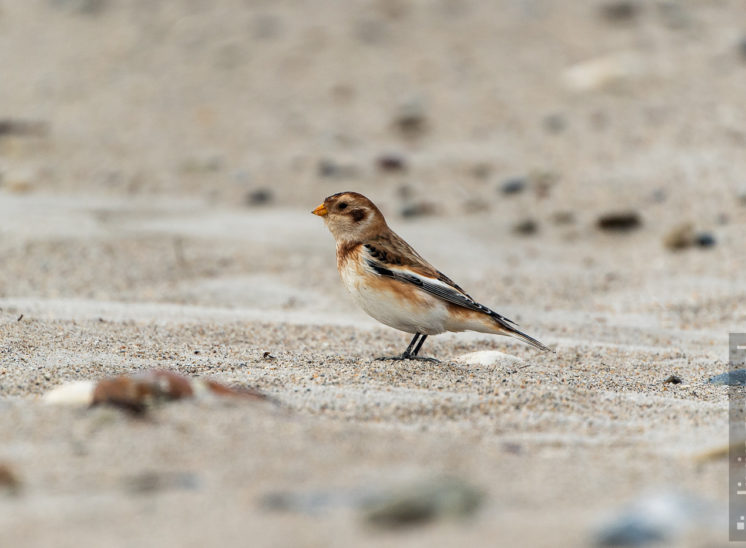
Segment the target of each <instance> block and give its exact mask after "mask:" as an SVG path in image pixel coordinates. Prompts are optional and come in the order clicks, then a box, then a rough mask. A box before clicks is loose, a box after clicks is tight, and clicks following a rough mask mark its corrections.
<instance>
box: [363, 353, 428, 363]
mask: <svg viewBox="0 0 746 548" xmlns="http://www.w3.org/2000/svg"><path fill="white" fill-rule="evenodd" d="M404 360H417V361H421V362H430V363H440V360H436V359H435V358H424V357H422V356H413V355H412V354H407V353H406V352H405V353H404V354H401V355H399V356H380V357H378V358H375V361H377V362H384V361H394V362H400V361H404Z"/></svg>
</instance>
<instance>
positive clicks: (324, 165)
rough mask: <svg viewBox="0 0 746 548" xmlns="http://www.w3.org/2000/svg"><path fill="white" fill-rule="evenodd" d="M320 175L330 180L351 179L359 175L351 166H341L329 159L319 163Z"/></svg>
mask: <svg viewBox="0 0 746 548" xmlns="http://www.w3.org/2000/svg"><path fill="white" fill-rule="evenodd" d="M318 174H319V176H321V177H325V178H329V179H349V178H352V177H355V176H356V175H357V169H355V166H351V165H341V164H338V163H337V162H334V161H332V160H329V159H323V160H321V161H319V165H318Z"/></svg>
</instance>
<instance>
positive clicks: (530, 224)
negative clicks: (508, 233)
mask: <svg viewBox="0 0 746 548" xmlns="http://www.w3.org/2000/svg"><path fill="white" fill-rule="evenodd" d="M538 231H539V224H538V223H537V222H536V221H535V220H533V219H524V220H522V221H519V222H517V223H516V224H515V225H513V233H514V234H520V235H521V236H530V235H531V234H536V233H537V232H538Z"/></svg>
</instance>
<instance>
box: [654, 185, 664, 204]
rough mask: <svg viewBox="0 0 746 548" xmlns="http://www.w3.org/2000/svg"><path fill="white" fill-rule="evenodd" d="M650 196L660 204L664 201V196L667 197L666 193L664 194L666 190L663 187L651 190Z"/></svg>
mask: <svg viewBox="0 0 746 548" xmlns="http://www.w3.org/2000/svg"><path fill="white" fill-rule="evenodd" d="M651 198H652V200H653V202H655V203H656V204H662V203H663V202H665V201H666V198H668V194H666V191H665V190H664V189H662V188H658V189H656V190H654V191H653V194H652V195H651Z"/></svg>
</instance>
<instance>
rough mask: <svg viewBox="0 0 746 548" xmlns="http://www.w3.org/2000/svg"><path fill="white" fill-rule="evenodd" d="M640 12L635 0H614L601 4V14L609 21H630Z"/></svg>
mask: <svg viewBox="0 0 746 548" xmlns="http://www.w3.org/2000/svg"><path fill="white" fill-rule="evenodd" d="M639 13H640V6H639V5H638V4H637V2H631V1H629V0H616V1H613V2H608V3H606V4H604V5H603V6H601V16H602V17H603V18H604V19H606V20H607V21H609V22H611V23H630V22H632V21H634V20H635V18H636V17H637V16H638V14H639Z"/></svg>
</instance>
